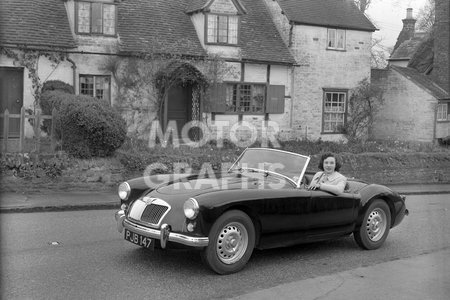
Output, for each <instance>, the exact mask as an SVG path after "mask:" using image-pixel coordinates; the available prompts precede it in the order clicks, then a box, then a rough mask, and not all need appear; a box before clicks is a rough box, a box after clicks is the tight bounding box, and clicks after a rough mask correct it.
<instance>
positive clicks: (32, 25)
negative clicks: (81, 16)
mask: <svg viewBox="0 0 450 300" xmlns="http://www.w3.org/2000/svg"><path fill="white" fill-rule="evenodd" d="M0 45H27V46H30V47H33V46H34V47H59V48H73V47H75V46H76V45H75V41H74V39H73V36H72V33H71V30H70V26H69V21H68V19H67V13H66V8H65V6H64V2H63V1H60V0H39V1H29V0H0Z"/></svg>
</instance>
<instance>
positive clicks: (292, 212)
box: [258, 188, 311, 234]
mask: <svg viewBox="0 0 450 300" xmlns="http://www.w3.org/2000/svg"><path fill="white" fill-rule="evenodd" d="M310 201H311V191H308V190H305V189H296V188H293V189H288V190H282V191H278V192H277V193H276V194H275V193H274V194H273V195H272V196H269V195H268V194H266V195H265V199H263V200H261V201H259V202H260V205H259V207H258V210H259V211H258V215H259V217H260V221H261V230H262V233H263V234H265V233H282V232H292V231H303V230H306V229H307V228H308V227H309V225H308V215H309V210H310Z"/></svg>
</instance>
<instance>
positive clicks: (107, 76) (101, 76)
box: [78, 74, 112, 103]
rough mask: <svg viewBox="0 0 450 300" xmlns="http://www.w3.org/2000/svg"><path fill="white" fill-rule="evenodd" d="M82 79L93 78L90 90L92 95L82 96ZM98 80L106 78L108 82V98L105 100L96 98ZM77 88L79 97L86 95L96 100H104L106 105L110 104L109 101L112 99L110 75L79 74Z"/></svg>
mask: <svg viewBox="0 0 450 300" xmlns="http://www.w3.org/2000/svg"><path fill="white" fill-rule="evenodd" d="M83 77H85V78H87V77H92V78H93V88H92V95H91V94H84V93H82V88H81V78H83ZM98 78H108V80H109V84H108V97H107V98H106V99H105V98H103V97H102V98H98V97H97V95H96V93H97V92H96V91H97V89H96V79H98ZM78 88H79V90H78V93H79V94H80V95H86V96H91V97H94V98H96V99H103V100H105V101H108V103H111V99H112V97H111V75H93V74H79V76H78Z"/></svg>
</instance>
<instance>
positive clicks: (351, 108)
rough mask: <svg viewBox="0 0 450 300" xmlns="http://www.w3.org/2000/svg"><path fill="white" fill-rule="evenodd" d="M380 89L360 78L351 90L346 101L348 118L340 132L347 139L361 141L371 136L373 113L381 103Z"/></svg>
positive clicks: (381, 93) (382, 100) (381, 94)
mask: <svg viewBox="0 0 450 300" xmlns="http://www.w3.org/2000/svg"><path fill="white" fill-rule="evenodd" d="M383 102H384V99H383V92H382V90H381V89H380V88H379V87H378V86H376V85H374V84H372V83H370V82H369V79H368V78H365V79H363V80H361V81H360V82H359V84H358V86H357V87H356V88H355V89H353V90H352V94H351V96H350V99H349V102H348V119H347V123H346V125H345V126H344V127H343V128H342V132H343V133H344V134H345V135H346V136H347V138H348V140H349V141H362V140H365V139H367V138H371V129H372V124H373V120H374V117H375V114H376V113H377V112H378V110H379V109H380V107H381V105H382V104H383Z"/></svg>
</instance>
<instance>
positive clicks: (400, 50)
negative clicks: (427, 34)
mask: <svg viewBox="0 0 450 300" xmlns="http://www.w3.org/2000/svg"><path fill="white" fill-rule="evenodd" d="M421 42H422V38H412V39H410V40H406V41H404V42H403V43H401V44H400V46H398V47H397V49H395V50H394V52H393V53H392V54H391V57H390V58H389V59H390V60H398V59H410V58H411V57H412V56H413V54H414V53H415V52H416V49H417V47H418V46H419V45H420V43H421Z"/></svg>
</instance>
